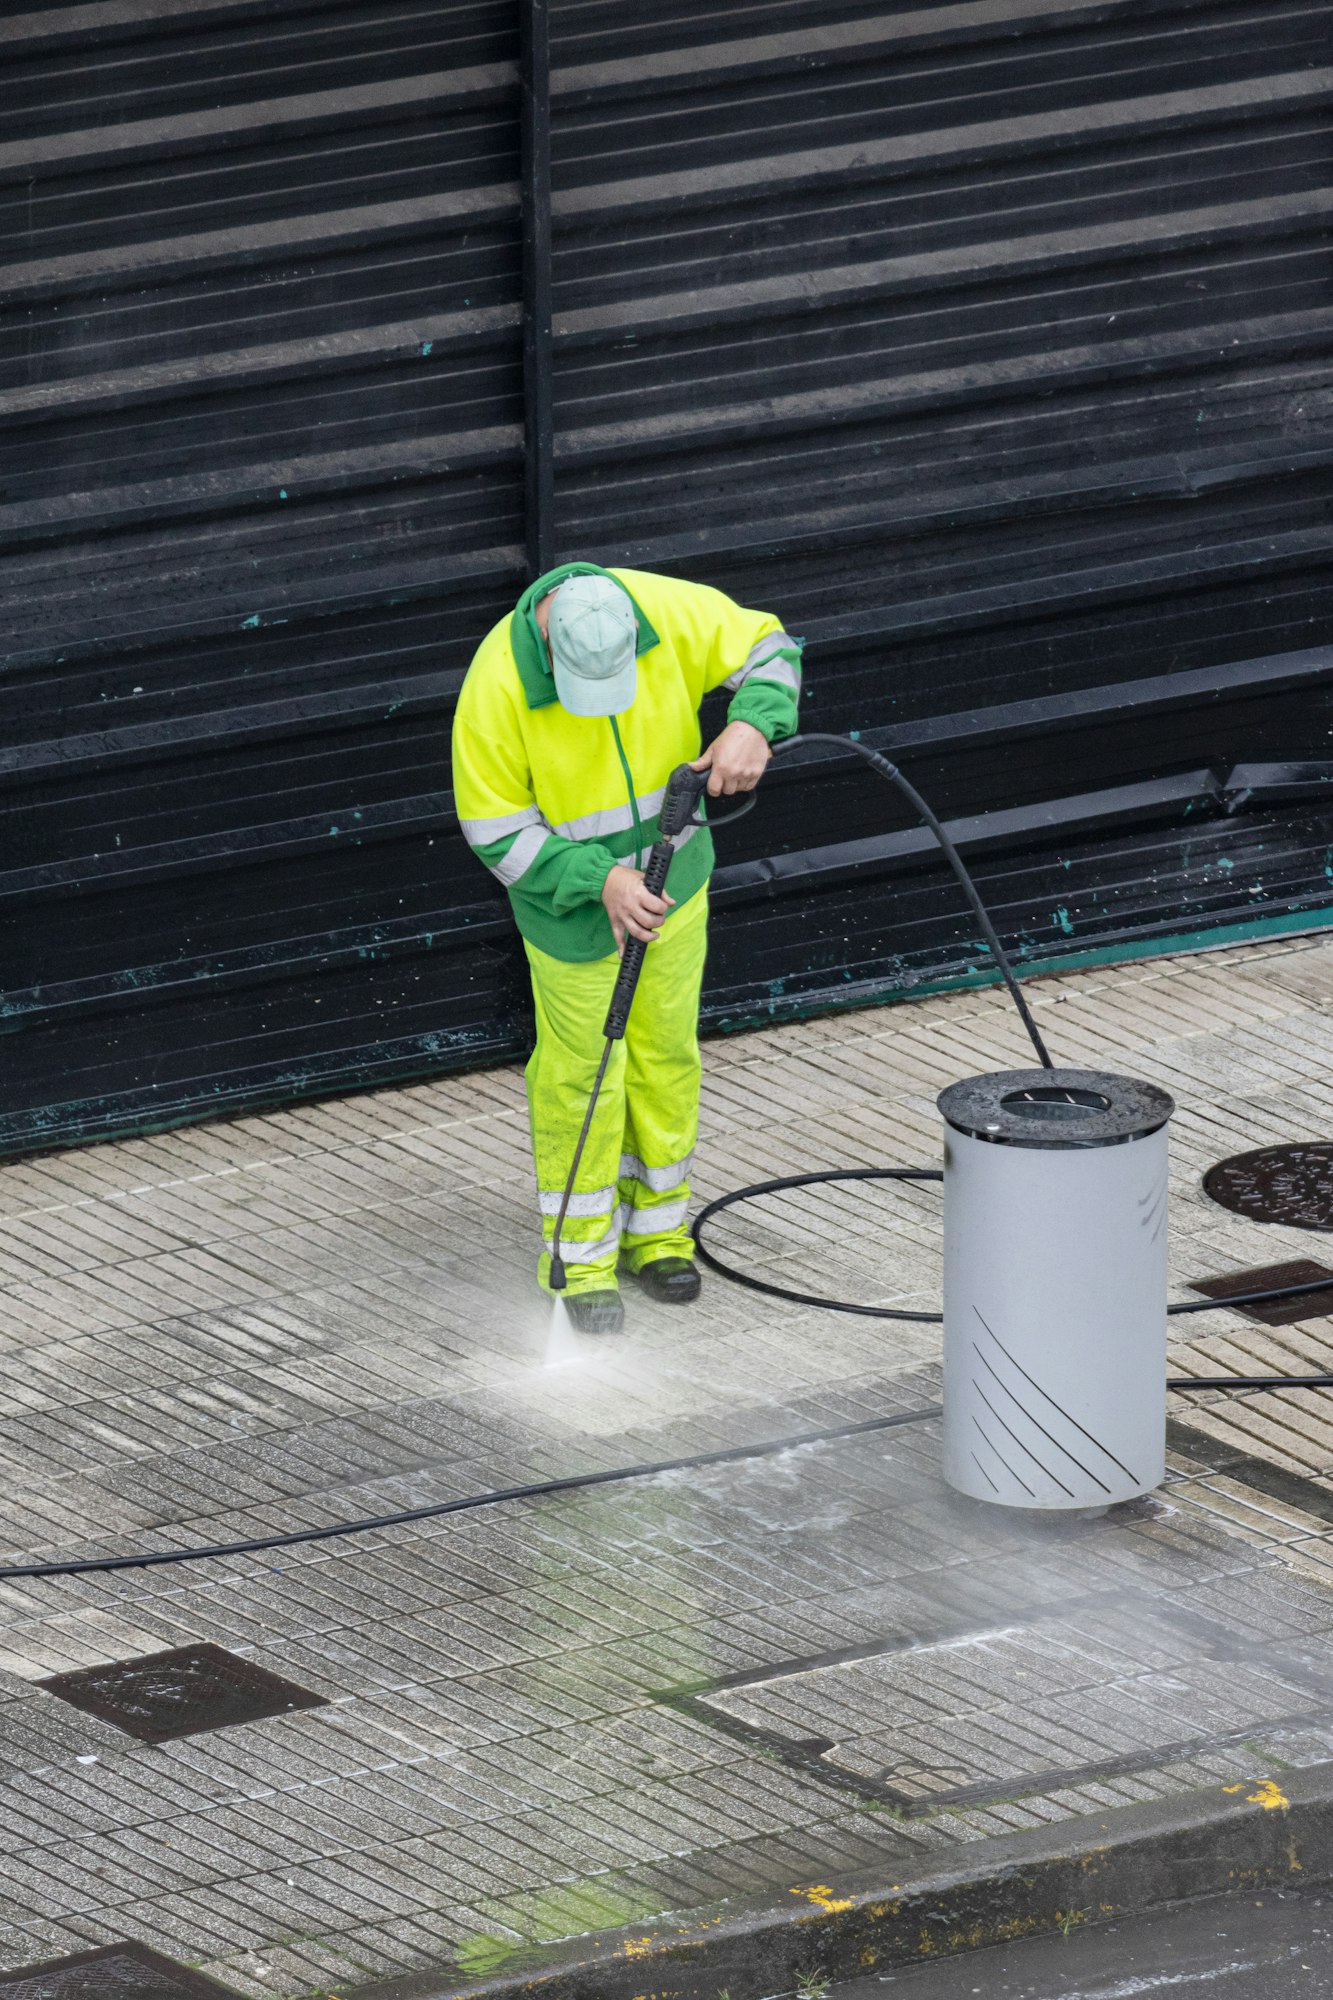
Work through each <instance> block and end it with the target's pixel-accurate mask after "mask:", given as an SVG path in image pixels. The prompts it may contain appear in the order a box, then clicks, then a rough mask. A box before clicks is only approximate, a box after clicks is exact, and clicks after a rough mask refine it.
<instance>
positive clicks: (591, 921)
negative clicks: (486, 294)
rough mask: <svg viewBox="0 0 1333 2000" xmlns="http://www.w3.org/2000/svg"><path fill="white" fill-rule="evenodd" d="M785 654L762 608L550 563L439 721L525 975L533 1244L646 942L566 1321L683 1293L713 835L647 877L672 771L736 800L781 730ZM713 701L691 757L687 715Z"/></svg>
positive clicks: (618, 1050)
mask: <svg viewBox="0 0 1333 2000" xmlns="http://www.w3.org/2000/svg"><path fill="white" fill-rule="evenodd" d="M801 644H802V642H801V641H800V640H799V639H793V638H790V637H789V636H788V634H787V633H786V632H784V631H783V629H782V623H781V621H780V620H779V619H778V618H776V617H774V616H773V615H772V614H771V613H770V612H766V611H745V610H742V609H741V607H740V605H738V604H734V603H733V602H732V600H731V599H730V598H729V597H726V596H724V595H723V593H722V592H721V591H720V590H713V589H711V588H709V587H708V586H707V585H705V584H698V583H682V582H680V581H678V580H677V579H676V578H675V577H668V576H656V575H652V574H650V573H648V572H647V571H644V570H630V569H602V568H599V566H598V565H597V564H596V563H589V562H572V563H564V564H562V565H561V567H560V568H558V569H554V570H551V571H550V572H549V573H548V574H547V575H545V576H542V577H539V578H538V579H537V581H536V582H535V583H533V584H532V585H530V586H529V588H528V589H527V590H525V591H524V593H523V595H522V596H521V597H520V599H519V601H518V604H517V606H516V608H515V610H514V611H513V612H512V614H511V615H510V616H508V617H506V618H503V619H501V621H500V623H499V624H498V625H496V626H495V627H494V628H493V629H492V630H491V631H490V632H488V633H487V635H486V637H485V638H484V639H483V640H482V642H481V645H480V646H479V647H478V649H477V652H476V655H475V657H474V658H473V661H472V664H471V666H470V667H469V669H468V672H467V676H466V678H465V680H464V682H463V687H462V691H461V693H460V696H459V701H458V710H457V715H456V717H455V721H454V733H453V760H454V796H455V803H456V805H457V810H458V817H459V821H460V824H461V826H462V830H463V834H464V836H465V838H466V840H467V842H468V845H469V846H470V847H471V848H472V850H473V852H474V853H475V854H476V855H477V856H478V857H479V858H480V859H481V860H482V861H483V862H484V863H485V864H486V866H487V867H488V868H489V869H490V871H491V873H492V874H493V875H494V876H495V877H496V878H497V880H499V881H500V882H502V883H503V884H504V886H505V888H506V889H507V890H508V891H509V899H510V903H511V905H512V907H513V912H514V917H515V919H516V921H517V924H518V928H519V931H520V932H521V934H522V937H523V945H524V949H525V951H526V953H527V958H528V965H529V968H530V970H531V974H532V994H533V1001H534V1005H535V1009H536V1026H537V1041H536V1047H535V1048H534V1050H533V1054H532V1059H531V1061H530V1062H529V1063H528V1066H527V1071H526V1078H527V1089H528V1112H529V1119H530V1124H531V1130H532V1147H533V1155H534V1160H535V1164H536V1170H537V1187H538V1194H539V1200H540V1207H541V1215H542V1234H543V1243H544V1246H546V1247H544V1248H543V1250H542V1253H541V1256H540V1260H539V1263H538V1283H539V1284H540V1285H541V1286H542V1288H543V1289H544V1290H547V1291H549V1289H550V1252H549V1245H550V1242H551V1237H552V1233H553V1231H554V1227H555V1220H556V1216H557V1214H558V1212H559V1208H560V1201H561V1195H562V1192H563V1189H564V1185H565V1181H566V1179H567V1177H568V1174H569V1168H570V1163H571V1161H572V1159H573V1155H574V1149H575V1146H576V1145H577V1142H578V1136H579V1132H580V1129H581V1127H582V1124H583V1118H584V1114H585V1111H586V1109H587V1104H588V1097H589V1093H590V1091H591V1089H592V1084H593V1080H594V1077H595V1075H596V1071H597V1065H598V1062H599V1060H600V1058H601V1054H602V1049H603V1046H604V1043H603V1022H604V1020H605V1017H606V1010H607V1005H608V1002H609V1000H610V997H611V991H612V988H613V986H614V984H615V980H616V973H617V967H618V954H619V953H620V952H621V951H622V950H623V949H624V945H625V941H626V939H627V938H641V939H642V940H643V941H644V943H645V944H646V945H648V946H649V949H648V951H647V952H646V954H645V958H644V965H643V972H642V974H641V977H640V980H639V986H638V991H637V993H636V995H635V999H634V1005H633V1007H632V1009H631V1011H630V1017H629V1027H628V1031H627V1033H626V1035H625V1038H624V1040H623V1041H621V1042H616V1043H615V1044H614V1045H613V1048H612V1053H611V1061H610V1065H609V1067H608V1069H607V1073H606V1079H605V1082H604V1084H603V1088H602V1094H601V1097H600V1099H599V1101H598V1105H597V1110H596V1114H595V1116H594V1119H593V1124H592V1128H591V1130H590V1132H589V1135H588V1142H587V1145H586V1147H585V1149H584V1154H583V1159H582V1162H581V1164H580V1168H579V1175H578V1180H577V1182H576V1185H575V1188H574V1192H573V1195H572V1197H571V1200H570V1203H569V1209H568V1212H567V1215H566V1220H565V1225H564V1230H563V1232H562V1235H561V1244H560V1248H561V1259H562V1262H563V1263H564V1265H565V1267H566V1280H567V1290H566V1292H565V1295H564V1296H565V1303H566V1307H567V1309H568V1312H569V1316H570V1319H571V1321H572V1323H573V1325H574V1326H575V1327H576V1328H578V1329H579V1330H580V1331H582V1332H587V1333H616V1332H619V1331H620V1329H621V1327H622V1326H623V1324H624V1308H623V1305H622V1302H621V1297H620V1287H619V1273H620V1272H621V1271H628V1272H629V1273H631V1274H632V1275H633V1276H634V1277H635V1278H636V1279H637V1281H638V1283H639V1284H640V1285H641V1286H642V1287H643V1289H644V1290H645V1291H646V1292H647V1293H648V1295H649V1296H650V1297H651V1298H653V1299H657V1300H660V1301H663V1302H665V1303H667V1304H671V1305H687V1304H689V1303H690V1302H691V1301H692V1300H694V1299H696V1298H697V1297H698V1296H699V1274H698V1272H697V1270H696V1269H695V1266H694V1242H693V1238H692V1237H691V1236H690V1234H689V1230H688V1228H687V1226H686V1216H687V1211H688V1208H689V1197H690V1182H689V1175H690V1162H691V1158H692V1155H693V1153H694V1145H695V1137H696V1132H697V1127H698V1113H699V1039H698V1030H699V988H700V984H701V980H702V976H703V965H704V951H705V935H706V927H707V919H708V887H707V885H708V877H709V874H710V872H711V870H712V866H713V842H712V836H711V835H710V834H709V833H708V831H707V830H706V828H702V827H700V828H697V829H696V828H695V827H686V828H685V830H684V832H683V833H680V834H678V835H677V836H676V847H677V853H676V856H675V858H674V859H673V861H672V864H671V873H670V875H669V877H668V880H667V890H668V893H667V894H666V895H663V896H653V895H651V894H650V893H649V892H648V891H647V890H646V889H645V887H644V881H643V869H644V865H645V863H646V860H647V857H648V852H649V849H650V848H651V846H652V844H653V841H654V840H655V838H656V837H657V813H658V811H659V809H660V807H661V803H662V795H663V789H664V787H665V785H666V781H667V778H668V776H669V775H670V773H671V772H672V771H673V770H674V769H675V767H676V766H677V765H678V764H682V763H687V762H692V763H693V765H694V768H695V770H697V771H706V772H707V773H708V787H707V788H708V792H709V793H710V795H711V796H712V797H714V798H718V797H723V796H727V795H731V794H735V793H737V792H749V791H752V790H753V789H754V787H755V785H756V784H757V783H758V782H759V779H760V777H761V776H762V774H763V772H764V769H765V766H766V765H767V763H768V760H769V757H770V755H771V751H770V748H769V746H770V744H772V743H773V742H775V741H777V740H778V739H779V738H781V737H784V736H790V735H791V734H792V733H793V732H794V730H795V728H796V711H797V701H798V698H799V695H800V683H801ZM719 687H722V688H727V689H728V690H730V692H731V702H730V705H729V707H728V710H727V717H728V719H727V724H726V727H725V728H724V729H723V730H722V731H721V733H720V734H719V735H718V736H717V737H715V738H714V740H713V741H712V743H710V744H709V746H708V748H707V749H706V750H705V751H703V753H702V755H701V754H700V741H701V737H700V727H699V704H700V702H701V701H702V700H703V697H704V696H705V694H707V693H708V692H709V690H710V689H712V688H719Z"/></svg>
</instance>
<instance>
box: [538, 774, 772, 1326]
mask: <svg viewBox="0 0 1333 2000" xmlns="http://www.w3.org/2000/svg"><path fill="white" fill-rule="evenodd" d="M707 787H708V773H707V771H696V770H694V768H693V767H692V766H691V765H689V764H677V766H676V768H675V770H674V771H673V772H672V773H671V776H670V777H669V778H668V779H667V787H666V792H665V795H664V797H663V799H662V810H661V812H660V813H659V815H658V821H657V825H658V834H657V839H656V840H655V841H654V842H653V845H652V848H651V850H650V852H649V855H648V865H647V867H646V868H645V869H644V871H643V886H644V888H645V889H646V890H647V891H648V893H649V895H651V896H660V895H661V894H662V893H663V891H664V890H665V888H666V884H667V876H668V875H669V874H670V872H671V861H672V856H673V855H674V854H675V852H676V838H675V837H676V835H677V834H678V833H683V832H684V830H685V828H686V827H687V826H690V825H694V826H703V825H704V824H705V823H706V822H705V821H703V820H701V819H699V818H698V817H697V815H696V811H695V808H696V807H697V805H698V804H699V801H700V799H701V798H702V797H703V795H704V792H705V791H706V790H707ZM753 802H754V801H753V799H752V798H750V799H747V800H746V802H745V805H744V806H742V807H741V809H740V810H741V812H744V811H746V810H747V809H748V807H749V806H750V805H752V804H753ZM728 818H731V819H736V818H739V813H731V814H728ZM647 950H648V946H647V945H646V944H645V943H644V941H643V939H642V938H635V937H632V938H626V940H625V949H624V951H623V952H622V953H621V957H620V971H619V973H618V974H617V976H616V983H615V987H614V989H613V991H612V994H611V1004H610V1006H609V1007H608V1008H607V1010H606V1023H605V1026H604V1027H603V1029H602V1033H603V1034H604V1035H605V1036H606V1046H605V1047H604V1048H603V1050H602V1060H601V1062H600V1063H599V1064H598V1065H597V1075H596V1077H595V1078H594V1079H593V1086H592V1090H591V1092H590V1094H589V1097H588V1109H587V1110H586V1111H585V1113H584V1114H583V1130H582V1131H581V1132H580V1133H579V1140H578V1144H577V1145H576V1146H575V1148H574V1156H573V1158H572V1159H571V1161H570V1163H569V1177H568V1179H567V1180H566V1182H565V1191H564V1193H563V1195H562V1196H561V1198H560V1213H559V1214H558V1215H557V1216H556V1219H555V1228H554V1230H553V1231H552V1233H551V1273H550V1277H551V1290H552V1291H553V1292H563V1291H564V1289H565V1266H564V1260H563V1259H562V1257H561V1255H560V1237H561V1233H562V1232H563V1230H564V1226H565V1215H566V1213H567V1212H568V1209H569V1204H570V1200H571V1197H572V1196H573V1193H574V1183H575V1181H576V1180H577V1179H578V1172H579V1167H580V1165H581V1163H582V1160H583V1149H584V1147H585V1146H586V1145H587V1143H588V1134H589V1132H591V1130H592V1121H593V1114H594V1113H595V1111H596V1109H597V1099H598V1096H599V1095H600V1093H601V1088H602V1084H603V1082H604V1080H605V1077H606V1068H607V1064H608V1063H609V1062H610V1060H611V1050H612V1049H613V1047H614V1046H615V1044H616V1043H617V1042H619V1041H621V1040H623V1039H624V1034H625V1029H626V1028H627V1027H628V1025H629V1010H630V1008H631V1007H632V1005H633V1004H634V993H635V989H636V988H637V986H638V984H639V974H640V973H641V972H642V971H643V961H644V956H645V954H646V952H647Z"/></svg>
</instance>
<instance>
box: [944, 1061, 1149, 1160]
mask: <svg viewBox="0 0 1333 2000" xmlns="http://www.w3.org/2000/svg"><path fill="white" fill-rule="evenodd" d="M936 1102H937V1104H938V1105H939V1108H940V1111H941V1114H942V1115H943V1117H944V1120H945V1123H946V1124H949V1125H952V1126H953V1128H954V1130H955V1132H966V1133H968V1134H969V1135H970V1136H971V1137H972V1138H974V1139H985V1140H988V1141H989V1142H990V1143H991V1144H992V1145H996V1146H1037V1147H1041V1148H1053V1149H1056V1150H1060V1151H1082V1150H1083V1149H1085V1148H1086V1147H1089V1146H1123V1145H1126V1144H1128V1143H1129V1142H1130V1141H1131V1140H1133V1139H1146V1138H1148V1137H1149V1136H1150V1135H1151V1134H1152V1133H1153V1132H1160V1131H1161V1129H1162V1127H1163V1125H1165V1124H1166V1122H1167V1120H1168V1118H1170V1116H1171V1114H1172V1112H1173V1111H1174V1110H1175V1108H1176V1107H1175V1102H1174V1100H1173V1099H1172V1098H1170V1097H1168V1095H1167V1093H1166V1092H1165V1091H1164V1090H1159V1089H1158V1088H1157V1085H1156V1084H1155V1083H1140V1082H1139V1080H1138V1079H1137V1078H1136V1077H1132V1076H1108V1075H1106V1074H1105V1073H1104V1072H1102V1071H1101V1070H1095V1069H1006V1070H998V1071H996V1072H995V1073H994V1074H993V1075H991V1076H969V1077H965V1078H964V1080H963V1081H962V1082H961V1083H951V1084H950V1085H949V1088H948V1089H947V1090H942V1091H941V1092H940V1094H939V1097H938V1098H937V1099H936Z"/></svg>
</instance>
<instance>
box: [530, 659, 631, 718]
mask: <svg viewBox="0 0 1333 2000" xmlns="http://www.w3.org/2000/svg"><path fill="white" fill-rule="evenodd" d="M551 667H552V671H553V673H554V675H555V691H556V695H557V697H558V699H559V702H560V706H561V708H563V709H565V710H567V711H568V713H569V714H570V715H623V714H624V713H625V710H626V709H627V708H632V707H633V706H634V696H635V694H636V693H637V691H638V684H639V672H638V667H639V663H638V661H637V660H636V659H635V658H634V656H633V654H631V655H630V659H629V664H628V665H627V666H624V667H622V668H621V669H620V671H619V673H615V674H608V675H607V677H606V679H605V680H600V681H592V680H585V679H584V678H583V676H582V674H571V673H566V672H565V670H564V669H563V668H562V667H561V665H560V662H559V661H558V660H552V662H551Z"/></svg>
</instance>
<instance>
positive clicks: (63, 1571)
mask: <svg viewBox="0 0 1333 2000" xmlns="http://www.w3.org/2000/svg"><path fill="white" fill-rule="evenodd" d="M939 1414H940V1406H939V1404H938V1403H929V1404H927V1405H926V1407H925V1408H924V1409H920V1410H901V1411H898V1412H897V1413H896V1414H895V1415H894V1416H891V1417H866V1418H864V1419H863V1420H862V1421H861V1422H860V1423H855V1424H836V1425H834V1426H833V1427H832V1428H831V1429H829V1430H825V1431H803V1432H801V1433H800V1435H799V1436H797V1437H787V1438H772V1439H770V1440H768V1441H767V1442H765V1443H763V1444H736V1445H727V1446H726V1447H724V1448H723V1449H722V1450H720V1451H700V1452H696V1453H695V1454H694V1456H693V1457H692V1458H663V1459H659V1460H658V1461H657V1462H656V1464H653V1465H621V1466H617V1467H616V1468H615V1469H614V1470H613V1471H611V1472H575V1473H571V1474H570V1476H569V1477H568V1478H567V1479H542V1480H538V1481H536V1482H534V1483H533V1484H532V1485H530V1486H500V1487H497V1488H495V1490H494V1491H493V1492H490V1493H467V1494H464V1495H463V1497H462V1498H461V1499H458V1500H436V1501H433V1502H432V1503H431V1504H430V1505H429V1506H426V1507H405V1508H403V1509H402V1511H401V1512H400V1513H397V1514H374V1515H372V1516H370V1518H369V1519H367V1520H364V1521H338V1522H335V1523H334V1525H333V1526H332V1527H330V1528H297V1529H294V1530H293V1531H292V1533H290V1534H286V1535H255V1536H252V1537H251V1539H250V1540H249V1541H244V1542H214V1543H211V1544H209V1545H206V1546H204V1547H201V1548H193V1549H150V1550H149V1551H148V1552H147V1553H146V1554H145V1555H137V1556H86V1557H84V1558H83V1559H82V1560H77V1561H74V1562H40V1563H12V1564H10V1565H9V1566H8V1567H7V1568H3V1569H0V1583H12V1582H15V1581H17V1580H18V1579H19V1578H20V1577H34V1576H90V1575H103V1574H105V1573H106V1571H108V1570H116V1569H155V1568H157V1567H158V1566H159V1565H161V1564H163V1563H187V1562H203V1561H204V1559H205V1558H206V1557H208V1556H249V1555H259V1554H262V1553H263V1551H264V1550H266V1549H292V1548H296V1547H297V1546H298V1544H299V1543H301V1542H331V1541H336V1540H338V1539H339V1538H340V1537H341V1536H343V1535H364V1534H367V1533H369V1531H370V1530H371V1529H373V1528H401V1527H404V1526H405V1525H406V1524H407V1523H408V1522H411V1521H433V1520H437V1519H438V1518H439V1517H440V1515H442V1514H467V1513H471V1512H472V1511H474V1510H475V1509H476V1508H478V1507H498V1506H499V1505H500V1504H501V1502H502V1501H506V1500H542V1499H545V1498H546V1497H547V1496H548V1495H549V1494H552V1493H578V1492H581V1491H582V1490H583V1489H584V1488H586V1487H589V1486H617V1485H622V1484H623V1483H624V1482H625V1481H626V1480H628V1479H655V1478H657V1477H658V1476H659V1475H660V1474H662V1473H664V1472H692V1471H698V1470H701V1469H702V1468H703V1467H704V1466H708V1465H737V1464H740V1463H741V1462H742V1461H743V1460H745V1459H749V1458H772V1457H773V1456H774V1455H775V1454H776V1453H778V1452H781V1451H795V1450H796V1448H797V1446H798V1445H803V1444H829V1443H831V1442H832V1441H833V1440H834V1439H836V1438H849V1437H862V1436H864V1435H865V1434H866V1433H867V1432H870V1431H891V1430H897V1429H899V1428H900V1427H901V1426H902V1425H904V1424H922V1423H925V1422H926V1421H927V1419H928V1418H930V1417H938V1416H939Z"/></svg>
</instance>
